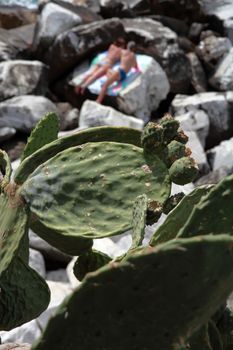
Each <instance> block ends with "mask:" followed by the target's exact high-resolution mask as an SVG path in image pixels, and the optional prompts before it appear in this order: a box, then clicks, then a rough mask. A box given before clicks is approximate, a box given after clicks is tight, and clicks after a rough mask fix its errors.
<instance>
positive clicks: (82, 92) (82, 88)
mask: <svg viewBox="0 0 233 350" xmlns="http://www.w3.org/2000/svg"><path fill="white" fill-rule="evenodd" d="M85 91H86V86H82V87H81V89H80V94H81V95H84V92H85Z"/></svg>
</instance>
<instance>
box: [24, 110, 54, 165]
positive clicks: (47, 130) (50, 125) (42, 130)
mask: <svg viewBox="0 0 233 350" xmlns="http://www.w3.org/2000/svg"><path fill="white" fill-rule="evenodd" d="M58 131H59V124H58V117H57V115H56V114H55V113H48V114H46V115H45V116H44V117H43V118H42V119H41V120H40V121H39V122H38V123H37V125H36V127H35V128H34V129H33V131H32V132H31V135H30V137H29V138H28V142H27V144H26V146H25V148H24V151H23V155H22V157H21V161H22V160H24V159H25V158H27V157H28V156H30V155H31V154H33V153H34V152H35V151H37V150H38V149H40V148H41V147H43V146H44V145H47V144H48V143H50V142H52V141H54V140H56V139H57V135H58Z"/></svg>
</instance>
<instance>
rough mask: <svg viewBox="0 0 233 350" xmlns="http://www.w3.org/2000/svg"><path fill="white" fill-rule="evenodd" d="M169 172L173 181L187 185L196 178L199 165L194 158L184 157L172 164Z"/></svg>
mask: <svg viewBox="0 0 233 350" xmlns="http://www.w3.org/2000/svg"><path fill="white" fill-rule="evenodd" d="M169 174H170V177H171V181H172V182H174V183H175V184H177V185H185V184H187V183H189V182H191V181H193V180H194V179H195V178H196V176H197V174H198V166H197V164H196V163H195V161H194V159H193V158H190V157H183V158H180V159H178V160H176V161H175V162H174V163H173V164H172V166H171V167H170V169H169Z"/></svg>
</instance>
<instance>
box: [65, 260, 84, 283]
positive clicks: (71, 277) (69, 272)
mask: <svg viewBox="0 0 233 350" xmlns="http://www.w3.org/2000/svg"><path fill="white" fill-rule="evenodd" d="M76 260H77V256H75V257H73V259H72V260H71V261H70V262H69V264H68V265H67V268H66V274H67V277H68V281H69V283H70V285H71V287H72V288H77V287H78V286H79V285H80V283H81V282H80V281H79V280H78V279H77V277H75V275H74V270H73V268H74V264H75V262H76Z"/></svg>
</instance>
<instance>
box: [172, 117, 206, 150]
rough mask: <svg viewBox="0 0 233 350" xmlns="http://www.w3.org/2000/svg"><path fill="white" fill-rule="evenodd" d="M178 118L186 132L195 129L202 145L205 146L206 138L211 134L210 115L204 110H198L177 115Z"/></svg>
mask: <svg viewBox="0 0 233 350" xmlns="http://www.w3.org/2000/svg"><path fill="white" fill-rule="evenodd" d="M176 119H177V120H178V121H179V122H180V126H181V128H182V129H183V130H184V131H185V132H186V131H195V132H196V133H197V136H198V138H199V140H200V142H201V144H202V147H203V148H205V144H206V138H207V136H208V134H209V127H210V121H209V117H208V115H207V114H206V113H205V112H204V111H202V110H197V111H189V112H187V113H185V114H182V115H179V116H176Z"/></svg>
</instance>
